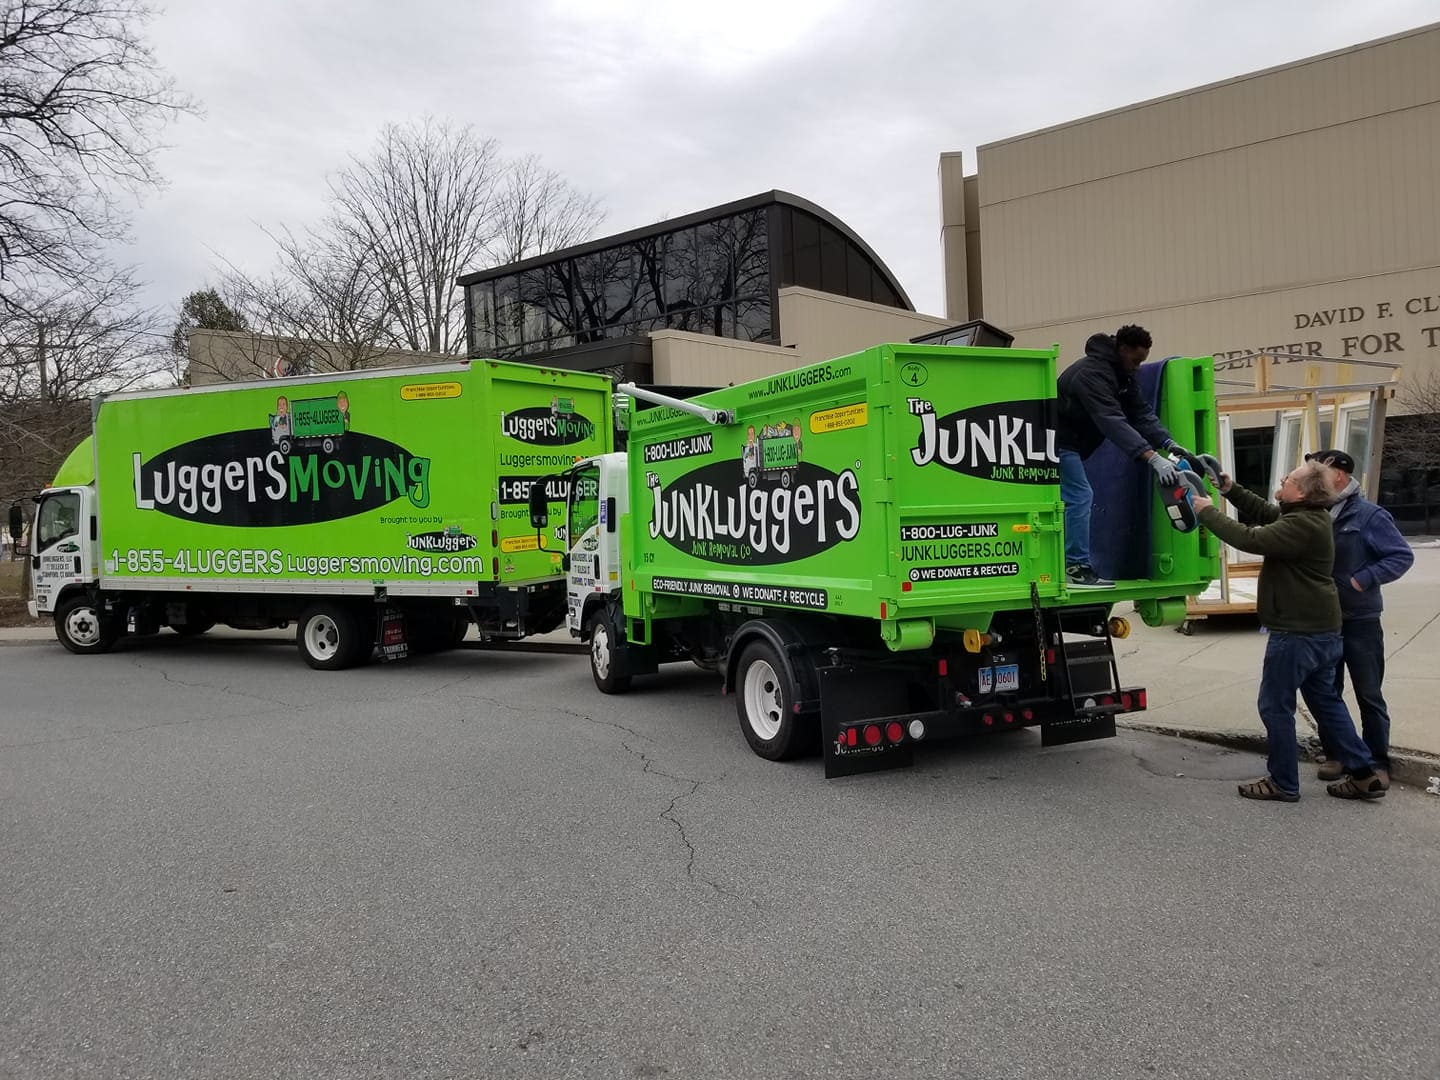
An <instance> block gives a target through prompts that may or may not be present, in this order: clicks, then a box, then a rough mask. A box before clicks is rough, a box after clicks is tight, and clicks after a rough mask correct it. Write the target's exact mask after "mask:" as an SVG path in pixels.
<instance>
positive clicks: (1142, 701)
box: [1135, 690, 1145, 709]
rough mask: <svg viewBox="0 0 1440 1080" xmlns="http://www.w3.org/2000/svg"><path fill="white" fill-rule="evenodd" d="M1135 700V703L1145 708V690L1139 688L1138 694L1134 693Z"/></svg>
mask: <svg viewBox="0 0 1440 1080" xmlns="http://www.w3.org/2000/svg"><path fill="white" fill-rule="evenodd" d="M1135 700H1136V702H1137V704H1139V706H1140V708H1142V709H1143V708H1145V691H1144V690H1141V691H1140V692H1139V693H1138V694H1136V695H1135Z"/></svg>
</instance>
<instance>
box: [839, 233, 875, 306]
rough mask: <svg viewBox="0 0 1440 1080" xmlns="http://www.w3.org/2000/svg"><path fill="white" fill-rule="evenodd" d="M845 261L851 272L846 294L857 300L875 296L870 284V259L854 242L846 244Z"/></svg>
mask: <svg viewBox="0 0 1440 1080" xmlns="http://www.w3.org/2000/svg"><path fill="white" fill-rule="evenodd" d="M845 261H846V263H847V264H848V267H849V272H848V273H847V275H846V284H845V290H846V291H845V295H846V296H853V297H854V298H855V299H856V300H869V299H871V298H872V297H873V296H874V292H873V291H872V290H871V286H870V260H869V259H867V258H866V257H865V253H864V252H863V251H861V250H860V249H859V248H858V247H856V246H855V245H854V244H846V245H845Z"/></svg>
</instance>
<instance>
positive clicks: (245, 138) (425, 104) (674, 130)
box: [119, 0, 1433, 312]
mask: <svg viewBox="0 0 1440 1080" xmlns="http://www.w3.org/2000/svg"><path fill="white" fill-rule="evenodd" d="M1432 17H1433V8H1432V7H1431V5H1429V4H1426V3H1421V2H1408V0H1375V2H1372V3H1370V4H1367V5H1364V6H1363V7H1362V6H1359V5H1354V4H1350V3H1345V2H1339V0H1320V2H1311V3H1302V2H1291V0H1285V2H1275V3H1269V4H1265V5H1260V4H1255V3H1253V2H1251V3H1236V2H1228V0H1227V2H1220V3H1216V2H1209V3H1201V2H1183V3H1170V4H1165V3H1154V2H1153V0H1151V2H1147V3H1142V2H1124V3H1110V4H1106V5H1103V6H1102V5H1084V6H1081V5H1073V4H1065V3H1060V2H1058V0H1051V2H1047V3H1038V2H1032V3H1023V2H1020V3H1012V4H1009V5H999V4H993V5H991V4H987V5H983V6H982V5H978V4H965V3H946V2H940V0H933V2H926V3H900V4H890V5H881V4H875V3H859V2H853V0H833V2H827V0H808V2H807V0H784V2H781V0H769V3H762V2H760V0H743V2H736V0H732V2H730V3H726V4H719V3H713V4H686V5H682V4H675V3H663V2H647V0H569V2H565V0H549V2H535V0H532V2H526V0H485V2H482V3H473V2H472V3H468V4H463V3H453V2H452V3H440V2H438V0H419V2H412V3H407V4H404V5H401V4H396V3H394V2H393V0H351V2H349V3H346V4H343V5H342V4H338V3H333V2H332V3H328V4H327V3H322V2H320V0H247V3H245V4H243V5H236V4H233V3H230V4H221V3H218V2H212V0H191V2H188V3H176V4H175V5H174V6H172V7H171V8H170V9H169V10H168V11H167V12H166V13H164V14H163V15H161V16H160V17H159V18H157V20H156V22H155V23H154V24H153V28H152V39H153V40H154V42H155V45H156V48H157V51H158V53H159V55H160V59H161V60H162V62H163V63H164V64H165V65H166V66H167V67H168V69H169V70H170V71H171V72H172V73H173V74H174V76H175V77H176V79H177V81H178V82H179V84H180V86H181V88H182V89H184V90H185V91H187V92H189V93H191V94H193V95H194V96H196V97H197V98H199V99H200V100H201V101H202V103H203V104H204V106H205V109H206V115H205V117H204V118H203V119H194V120H189V119H187V120H185V121H183V122H181V123H179V124H177V125H176V126H175V127H174V128H172V129H171V130H170V132H169V136H168V141H169V142H170V143H171V144H172V148H171V149H170V150H168V151H167V152H166V153H165V155H164V158H163V161H162V167H163V169H164V171H165V173H166V174H167V176H168V177H169V181H170V185H169V187H168V188H167V189H166V190H165V191H164V192H163V193H160V194H158V195H156V196H152V197H151V198H150V199H149V200H148V201H147V202H146V204H145V205H144V206H143V207H142V208H141V209H140V210H139V211H137V213H136V216H135V239H134V242H133V244H132V245H130V246H129V247H128V248H127V249H125V250H124V251H123V252H120V253H119V255H120V257H121V258H123V259H125V260H126V261H131V262H134V263H136V264H137V265H138V266H139V268H140V270H141V273H142V276H144V277H145V278H146V279H148V280H149V282H150V283H151V284H150V288H149V292H148V299H149V301H150V302H152V303H155V304H160V305H165V306H170V305H173V304H175V303H176V302H177V301H178V300H179V298H180V296H181V295H183V294H184V293H185V292H187V291H189V290H190V289H192V288H195V287H197V286H198V285H199V284H200V283H201V282H203V281H204V280H206V279H207V278H210V277H213V267H214V264H215V255H214V253H216V252H218V253H221V254H223V255H224V256H226V257H228V258H230V259H232V260H234V261H235V262H237V263H239V264H240V265H242V266H246V267H248V268H251V269H257V270H258V269H264V268H265V267H266V266H268V265H269V261H270V245H269V242H268V241H267V240H266V238H265V236H264V235H263V233H262V232H261V231H260V226H264V227H268V228H275V227H280V226H285V225H289V226H303V225H304V224H305V223H306V222H307V221H310V220H313V219H314V218H315V217H316V216H317V215H318V214H319V212H320V210H321V208H322V206H323V201H324V195H325V177H326V175H327V174H328V173H330V172H332V171H333V170H334V169H336V168H338V167H339V166H341V165H343V164H344V162H345V161H346V159H347V157H348V156H349V155H350V154H358V153H363V152H364V151H365V150H366V149H367V148H368V147H369V145H370V144H371V142H372V141H373V139H374V137H375V134H376V131H377V130H378V128H379V127H380V125H381V124H383V123H385V122H386V121H401V120H406V119H410V118H415V117H419V116H422V115H424V114H427V113H428V114H432V115H435V116H441V117H449V118H451V119H454V120H457V121H460V122H463V123H469V124H472V125H473V126H474V127H475V128H476V129H477V130H478V131H480V132H482V133H483V134H486V135H493V136H496V137H497V138H499V139H500V140H501V142H502V143H503V145H504V147H505V149H506V151H507V152H509V153H511V154H516V155H519V154H528V153H538V154H540V155H541V156H542V157H543V158H544V160H545V162H546V163H547V164H548V165H549V166H551V167H552V168H556V169H558V170H560V171H561V172H562V173H564V174H565V175H566V176H567V177H568V178H569V179H570V180H571V181H572V182H573V183H574V184H575V185H576V186H578V187H580V188H581V189H583V190H587V191H590V192H593V193H595V194H597V195H599V196H600V197H601V198H602V199H603V200H604V202H605V205H606V207H607V209H608V211H609V218H608V221H607V224H606V229H607V231H608V230H614V231H620V230H623V229H627V228H631V227H634V226H637V225H641V224H645V223H648V222H652V221H655V220H657V219H659V218H661V217H667V216H672V215H675V214H681V213H686V212H689V211H692V210H696V209H700V208H702V207H704V206H708V205H711V204H714V203H719V202H724V201H727V200H729V199H733V198H738V197H740V196H743V195H749V194H752V193H754V192H756V191H761V190H767V189H769V188H775V187H778V188H784V189H787V190H790V191H793V192H795V193H796V194H799V195H802V196H804V197H806V198H809V199H812V200H814V201H815V202H818V203H820V204H821V205H822V206H824V207H826V208H827V209H829V210H831V211H833V212H834V213H836V214H837V215H839V216H840V217H841V218H842V219H843V220H845V221H846V222H847V223H848V224H850V225H851V226H852V227H854V228H855V229H856V230H857V231H858V232H859V233H860V234H861V235H862V236H864V237H865V238H866V240H868V241H869V242H870V243H871V244H872V245H873V246H874V247H875V249H876V250H877V251H878V252H879V254H880V255H881V257H882V258H884V259H885V260H886V261H887V262H888V263H889V264H890V265H891V267H892V268H893V269H894V270H895V272H896V273H897V275H898V276H899V277H900V279H901V281H902V283H903V284H904V285H905V287H906V288H907V290H909V292H910V295H911V298H912V299H913V300H914V301H915V303H916V306H917V307H919V308H920V309H921V310H924V311H930V312H938V311H940V309H941V288H942V284H941V277H940V256H939V247H938V236H939V210H938V204H939V196H938V192H937V188H936V175H935V170H936V164H937V158H938V156H939V154H940V153H941V152H942V151H946V150H961V151H964V152H965V154H966V164H967V169H968V170H971V171H973V169H974V160H975V159H974V148H975V146H977V145H981V144H984V143H986V142H989V141H993V140H996V139H1001V138H1005V137H1008V136H1010V135H1015V134H1020V133H1022V132H1025V131H1030V130H1034V129H1036V128H1040V127H1045V126H1048V125H1051V124H1057V123H1062V122H1065V121H1067V120H1071V119H1075V118H1077V117H1080V116H1084V115H1087V114H1090V113H1093V112H1098V111H1102V110H1105V109H1111V108H1116V107H1119V106H1123V105H1127V104H1130V103H1132V102H1135V101H1140V100H1143V99H1145V98H1150V97H1156V96H1160V95H1163V94H1167V93H1172V92H1174V91H1177V90H1182V89H1185V88H1187V87H1190V86H1195V85H1199V84H1202V83H1205V82H1210V81H1214V80H1218V79H1223V78H1228V77H1230V76H1232V75H1238V74H1241V73H1244V72H1246V71H1252V70H1256V69H1260V68H1264V67H1269V66H1272V65H1275V64H1279V63H1284V62H1287V61H1289V60H1294V59H1298V58H1300V57H1303V56H1308V55H1313V54H1315V53H1319V52H1324V51H1328V50H1331V49H1336V48H1343V47H1345V46H1347V45H1352V44H1356V43H1358V42H1360V41H1364V40H1368V39H1370V38H1375V37H1380V36H1384V35H1386V34H1390V33H1395V32H1398V31H1400V30H1404V29H1407V28H1410V27H1413V26H1417V25H1420V24H1422V23H1423V22H1425V21H1426V19H1427V18H1432Z"/></svg>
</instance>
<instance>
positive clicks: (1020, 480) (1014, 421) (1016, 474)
mask: <svg viewBox="0 0 1440 1080" xmlns="http://www.w3.org/2000/svg"><path fill="white" fill-rule="evenodd" d="M910 413H911V415H912V416H913V417H915V419H917V420H918V421H919V422H920V430H919V431H918V432H917V433H916V437H915V445H914V447H913V448H911V450H910V459H911V460H912V461H913V462H914V463H915V464H916V465H930V464H932V463H934V464H939V465H943V466H944V467H945V468H947V469H953V470H954V471H955V472H958V473H963V474H965V475H966V476H977V477H980V478H981V479H984V480H1001V481H1005V482H1007V483H1014V484H1058V483H1059V482H1060V459H1059V457H1058V455H1057V453H1056V450H1055V399H1054V398H1043V399H1031V400H1027V401H1002V402H997V403H995V404H993V405H977V406H975V407H974V408H970V409H960V410H957V411H956V412H952V413H947V414H946V415H944V416H937V415H936V409H935V406H934V403H933V402H930V401H928V400H925V399H923V398H911V399H910Z"/></svg>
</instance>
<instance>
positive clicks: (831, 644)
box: [531, 345, 1219, 775]
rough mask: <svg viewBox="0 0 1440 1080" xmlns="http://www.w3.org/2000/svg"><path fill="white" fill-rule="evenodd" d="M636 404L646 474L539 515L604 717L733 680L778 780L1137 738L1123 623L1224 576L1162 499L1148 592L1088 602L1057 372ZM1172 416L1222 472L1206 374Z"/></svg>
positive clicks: (845, 365)
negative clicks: (990, 734)
mask: <svg viewBox="0 0 1440 1080" xmlns="http://www.w3.org/2000/svg"><path fill="white" fill-rule="evenodd" d="M621 389H622V390H625V389H626V388H625V387H622V388H621ZM632 389H633V388H632ZM633 392H634V393H636V394H637V395H638V396H641V397H648V398H650V399H652V400H656V401H658V402H659V404H658V405H657V407H652V408H649V409H644V410H640V411H637V412H635V414H634V415H633V417H632V418H631V420H630V431H629V444H628V447H627V450H626V452H625V453H612V454H609V455H602V456H599V457H596V458H593V459H590V460H585V461H581V462H578V463H577V464H576V465H575V466H574V467H573V468H572V469H570V470H567V472H566V473H565V474H563V475H562V476H561V477H558V478H556V479H557V480H558V485H557V486H559V487H562V488H564V489H565V490H566V491H567V492H568V496H567V502H566V506H565V515H564V517H563V518H561V519H558V520H557V519H555V518H553V517H552V511H553V504H551V503H549V502H547V500H546V499H545V498H544V496H543V495H541V494H538V493H537V495H536V498H535V500H534V501H533V503H532V505H531V521H532V524H533V525H534V526H535V527H536V529H537V530H538V542H539V543H541V544H542V545H544V546H545V547H546V549H547V550H561V551H563V552H564V559H565V566H566V569H567V592H568V615H567V619H568V625H569V627H570V629H571V631H572V633H574V634H575V635H576V636H578V637H580V638H581V639H583V640H587V641H588V642H589V643H590V659H591V670H592V675H593V677H594V681H595V684H596V686H597V687H599V689H600V690H601V691H603V692H606V693H617V692H620V691H623V690H624V689H626V688H627V687H628V686H629V684H630V681H631V679H632V678H633V677H635V676H637V675H643V674H648V673H653V672H655V671H656V670H657V668H658V666H659V665H660V664H663V663H666V662H670V661H677V660H690V661H694V662H696V663H698V664H700V665H702V666H704V667H709V668H714V669H717V670H718V671H719V672H721V674H722V675H723V678H724V684H725V687H726V688H727V689H728V690H730V691H732V692H733V693H734V694H735V697H736V706H737V712H738V714H739V721H740V727H741V730H742V732H743V733H744V735H745V738H746V739H747V740H748V742H749V744H750V746H751V747H752V748H753V749H754V751H755V752H756V753H757V754H760V755H761V756H763V757H766V758H771V759H783V758H789V757H793V756H796V755H798V754H801V753H804V752H806V751H808V750H812V749H814V748H815V747H816V746H817V745H818V746H819V747H820V748H822V749H823V751H824V755H825V760H826V770H827V774H828V775H841V774H845V773H849V772H855V771H861V770H868V769H872V768H883V767H889V766H892V765H896V764H904V763H907V762H908V761H909V759H910V755H911V753H912V751H913V747H914V745H915V744H916V743H917V742H920V741H922V740H927V739H934V738H937V737H941V736H944V735H952V734H958V733H963V732H970V731H973V732H982V731H991V730H997V729H1005V728H1018V727H1024V726H1029V725H1039V726H1040V728H1041V730H1042V733H1043V738H1044V741H1045V742H1046V743H1047V744H1049V743H1064V742H1072V741H1077V740H1082V739H1092V738H1100V737H1104V736H1108V735H1113V734H1114V731H1115V716H1116V714H1118V713H1122V712H1130V711H1135V710H1141V709H1144V708H1145V707H1146V704H1147V694H1146V691H1145V690H1144V689H1143V688H1141V687H1128V686H1124V685H1122V683H1121V682H1120V679H1119V674H1118V672H1117V670H1116V665H1115V657H1114V650H1113V647H1112V639H1113V638H1114V637H1116V636H1124V634H1126V633H1128V631H1129V626H1128V623H1127V622H1126V620H1125V619H1124V617H1123V616H1117V615H1114V614H1113V609H1114V607H1115V605H1116V604H1117V603H1118V602H1121V601H1132V602H1134V603H1135V605H1136V607H1137V608H1138V610H1139V611H1140V613H1141V615H1142V616H1143V617H1144V618H1145V620H1146V621H1147V622H1152V623H1160V622H1167V621H1168V622H1178V621H1179V620H1180V619H1181V618H1183V615H1184V608H1185V603H1184V601H1185V597H1187V596H1191V595H1195V594H1198V593H1200V592H1202V591H1203V590H1204V589H1205V587H1206V586H1207V585H1208V583H1209V582H1210V580H1211V579H1212V578H1213V577H1214V576H1215V574H1216V573H1217V572H1218V556H1219V545H1218V543H1217V542H1216V541H1215V540H1214V538H1213V537H1210V536H1208V535H1205V534H1202V533H1199V532H1193V533H1189V534H1182V533H1179V532H1176V531H1174V530H1172V529H1171V528H1170V527H1169V526H1168V524H1167V523H1166V521H1165V518H1164V516H1163V511H1162V510H1161V508H1160V507H1159V505H1158V500H1156V503H1157V505H1156V506H1155V508H1154V510H1153V514H1154V517H1153V528H1152V530H1151V533H1152V535H1151V545H1150V552H1149V562H1150V567H1149V574H1148V575H1147V576H1145V577H1143V578H1140V579H1138V580H1128V581H1121V582H1119V583H1118V584H1117V587H1116V588H1115V589H1113V590H1107V591H1104V592H1098V591H1086V592H1072V591H1070V590H1069V589H1068V588H1067V586H1066V580H1065V574H1064V538H1063V535H1062V522H1063V513H1062V510H1063V508H1062V505H1061V502H1060V494H1059V467H1058V459H1057V456H1056V451H1055V419H1054V418H1055V352H1054V351H1053V350H1051V351H1027V350H1021V349H983V348H949V347H942V346H923V345H910V346H906V345H887V346H881V347H877V348H874V349H870V350H868V351H866V352H862V353H859V354H856V355H854V356H848V357H844V358H841V359H837V360H832V361H829V362H827V363H823V364H816V365H813V366H810V367H803V368H799V369H797V370H794V371H789V372H785V373H783V374H779V375H774V376H771V377H768V378H766V379H762V380H759V381H756V382H751V383H747V384H744V385H741V386H734V387H728V388H725V389H723V390H718V391H714V392H711V393H706V394H702V395H700V396H698V397H696V398H694V399H692V400H691V401H678V400H670V401H666V400H665V399H663V398H657V396H656V395H653V394H647V393H646V392H644V391H640V390H638V389H633ZM1160 411H1161V417H1162V420H1163V421H1164V422H1165V424H1166V425H1167V427H1168V428H1169V430H1170V431H1172V432H1173V433H1174V435H1175V437H1176V438H1177V439H1178V440H1180V441H1181V442H1182V443H1183V444H1184V445H1186V446H1190V447H1197V448H1199V452H1207V451H1208V452H1213V448H1214V446H1215V438H1216V435H1215V404H1214V388H1213V374H1212V369H1211V365H1210V361H1209V359H1208V358H1206V359H1202V360H1194V359H1171V360H1169V361H1166V367H1165V371H1164V380H1163V383H1162V395H1161V409H1160Z"/></svg>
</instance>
